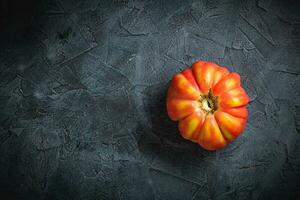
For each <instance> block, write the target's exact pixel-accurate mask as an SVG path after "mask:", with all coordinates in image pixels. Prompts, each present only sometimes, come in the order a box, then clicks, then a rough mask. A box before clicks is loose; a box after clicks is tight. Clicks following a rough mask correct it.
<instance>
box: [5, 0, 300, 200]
mask: <svg viewBox="0 0 300 200" xmlns="http://www.w3.org/2000/svg"><path fill="white" fill-rule="evenodd" d="M299 28H300V6H299V3H298V1H280V0H257V1H228V0H219V1H209V0H206V1H196V0H188V1H182V0H175V1H174V0H166V1H163V0H161V1H158V0H157V1H156V0H152V1H135V0H112V1H110V0H91V1H84V0H44V1H38V0H28V1H17V0H11V1H8V0H4V1H1V2H0V45H1V46H0V49H1V50H0V195H1V197H0V198H1V199H7V200H10V199H17V200H18V199H22V200H27V199H28V200H29V199H30V200H34V199H38V200H43V199H45V200H62V199H73V200H77V199H78V200H79V199H85V200H89V199H91V200H92V199H101V200H102V199H103V200H114V199H130V200H131V199H133V200H135V199H143V200H144V199H150V200H151V199H157V200H158V199H160V200H165V199H174V200H175V199H179V200H183V199H191V200H192V199H217V200H221V199H230V200H232V199H239V200H243V199H244V200H249V199H280V200H282V199H285V200H288V199H291V200H295V199H299V198H300V192H299V191H300V157H299V154H300V77H299V74H300V67H299V66H300V59H299V58H300V46H299V45H300V43H299V42H300V38H299V35H300V34H299ZM196 60H207V61H212V62H216V63H218V64H219V65H221V66H226V67H228V69H229V70H231V71H235V72H237V73H239V74H240V75H241V77H242V83H243V86H244V88H245V90H246V91H247V93H248V94H249V96H250V98H251V102H250V104H249V105H248V111H249V118H248V123H247V127H246V130H245V131H244V132H243V133H242V134H241V135H240V136H239V138H238V139H237V140H235V141H234V142H233V143H231V144H230V145H229V146H228V147H226V148H224V149H222V150H218V151H205V150H203V149H201V148H200V146H198V145H196V144H194V143H191V142H189V141H186V140H184V139H183V138H182V137H181V136H180V134H179V132H178V128H177V122H173V121H171V120H170V119H169V118H168V116H167V113H166V105H165V99H166V91H167V88H168V86H169V81H170V80H171V78H172V76H173V75H174V74H175V73H178V72H180V71H181V70H182V69H184V68H185V67H187V66H190V65H191V64H192V63H193V62H195V61H196Z"/></svg>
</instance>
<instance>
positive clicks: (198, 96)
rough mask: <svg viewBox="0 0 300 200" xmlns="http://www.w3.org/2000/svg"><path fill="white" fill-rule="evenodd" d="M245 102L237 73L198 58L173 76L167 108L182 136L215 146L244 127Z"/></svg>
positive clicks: (222, 143)
mask: <svg viewBox="0 0 300 200" xmlns="http://www.w3.org/2000/svg"><path fill="white" fill-rule="evenodd" d="M248 102H249V97H248V95H247V93H246V92H245V90H244V89H243V88H242V86H241V80H240V76H239V74H237V73H234V72H229V71H228V70H227V69H226V68H225V67H220V66H219V65H217V64H215V63H212V62H206V61H198V62H196V63H194V64H193V65H192V66H191V67H189V68H187V69H185V70H183V71H182V72H180V73H178V74H176V75H175V76H174V77H173V79H172V81H171V85H170V87H169V89H168V94H167V111H168V115H169V117H170V118H171V119H172V120H174V121H178V122H179V131H180V133H181V135H182V136H183V137H184V138H186V139H188V140H191V141H193V142H196V143H198V144H199V145H200V146H202V147H203V148H205V149H207V150H216V149H220V148H223V147H225V146H226V145H227V144H229V143H230V142H231V141H233V140H234V139H235V138H236V137H237V136H239V134H240V133H241V132H242V131H243V130H244V128H245V126H246V122H247V117H248V112H247V108H246V106H247V104H248Z"/></svg>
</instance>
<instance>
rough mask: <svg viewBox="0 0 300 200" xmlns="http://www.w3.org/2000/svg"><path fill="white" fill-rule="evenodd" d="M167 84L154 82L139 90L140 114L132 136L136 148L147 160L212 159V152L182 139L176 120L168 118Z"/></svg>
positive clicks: (188, 161) (213, 155) (213, 153)
mask: <svg viewBox="0 0 300 200" xmlns="http://www.w3.org/2000/svg"><path fill="white" fill-rule="evenodd" d="M167 88H168V84H165V85H162V84H157V85H153V86H150V87H148V88H146V89H145V90H144V91H143V106H144V107H143V109H144V113H143V114H141V116H140V117H139V119H138V126H137V129H136V133H137V134H136V136H137V141H138V145H139V150H140V152H141V153H142V154H143V157H144V159H146V160H147V161H148V162H155V160H156V159H160V160H161V159H163V160H164V162H171V163H176V162H181V163H182V165H185V164H184V162H185V161H187V162H186V165H188V164H190V161H193V162H194V161H195V162H202V161H204V160H206V159H214V158H215V157H216V152H215V151H206V150H204V149H203V148H201V147H200V146H199V145H198V144H196V143H193V142H190V141H188V140H185V139H184V138H183V137H182V136H181V135H180V133H179V130H178V122H174V121H172V120H170V118H169V116H168V114H167V110H166V94H167Z"/></svg>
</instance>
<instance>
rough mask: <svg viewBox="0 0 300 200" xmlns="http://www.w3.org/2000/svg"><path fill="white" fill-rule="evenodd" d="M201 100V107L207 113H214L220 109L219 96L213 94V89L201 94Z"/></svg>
mask: <svg viewBox="0 0 300 200" xmlns="http://www.w3.org/2000/svg"><path fill="white" fill-rule="evenodd" d="M199 102H200V108H201V109H202V111H203V112H205V113H206V114H213V113H214V112H215V111H217V109H218V97H215V96H214V95H213V93H212V91H211V89H210V90H209V92H208V93H207V94H203V95H201V98H200V99H199Z"/></svg>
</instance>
